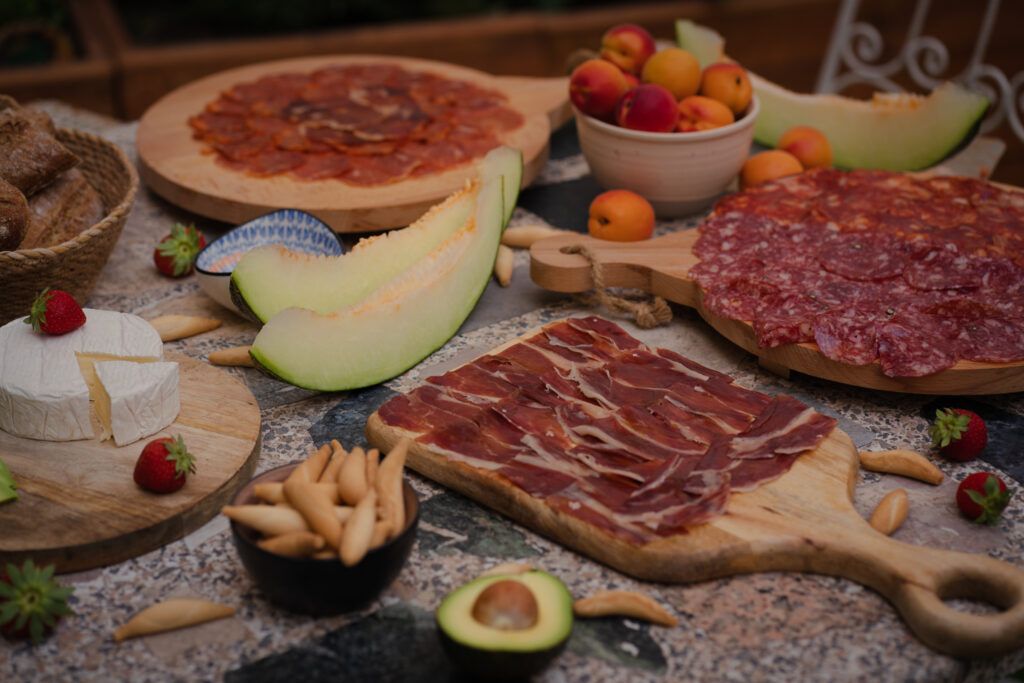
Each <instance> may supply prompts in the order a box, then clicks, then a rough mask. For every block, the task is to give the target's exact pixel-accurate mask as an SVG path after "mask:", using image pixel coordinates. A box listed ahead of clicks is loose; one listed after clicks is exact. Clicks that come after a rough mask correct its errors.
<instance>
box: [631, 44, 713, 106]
mask: <svg viewBox="0 0 1024 683" xmlns="http://www.w3.org/2000/svg"><path fill="white" fill-rule="evenodd" d="M641 78H642V79H643V81H644V83H657V84H658V85H661V86H664V87H665V88H666V89H667V90H668V91H669V92H670V93H672V95H673V96H674V97H675V98H676V99H677V100H681V99H683V98H684V97H689V96H690V95H696V94H697V88H699V87H700V62H698V61H697V58H696V57H694V56H693V55H692V54H690V53H689V52H687V51H686V50H683V49H680V48H678V47H669V48H665V49H664V50H660V51H658V52H655V53H654V54H653V55H651V58H650V59H648V60H647V63H646V64H644V69H643V72H642V75H641Z"/></svg>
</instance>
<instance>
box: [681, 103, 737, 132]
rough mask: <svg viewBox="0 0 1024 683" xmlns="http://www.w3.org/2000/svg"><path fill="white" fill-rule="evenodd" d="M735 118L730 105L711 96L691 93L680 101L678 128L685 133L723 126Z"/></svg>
mask: <svg viewBox="0 0 1024 683" xmlns="http://www.w3.org/2000/svg"><path fill="white" fill-rule="evenodd" d="M734 120H735V118H734V117H733V115H732V111H731V110H730V109H729V107H727V106H725V105H724V104H722V103H721V102H719V101H718V100H713V99H711V98H710V97H704V96H702V95H691V96H690V97H687V98H685V99H684V100H683V101H682V102H680V103H679V125H678V129H679V130H680V131H682V132H684V133H688V132H691V131H695V130H711V129H712V128H721V127H722V126H727V125H729V124H730V123H732V122H733V121H734Z"/></svg>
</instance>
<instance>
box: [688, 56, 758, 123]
mask: <svg viewBox="0 0 1024 683" xmlns="http://www.w3.org/2000/svg"><path fill="white" fill-rule="evenodd" d="M700 94H701V95H704V96H705V97H710V98H711V99H713V100H718V101H719V102H721V103H722V104H724V105H725V106H727V107H729V109H731V110H732V113H733V114H736V115H739V114H742V113H743V112H745V111H746V110H747V107H748V106H750V98H751V97H752V96H753V94H754V88H753V87H752V86H751V85H750V78H749V77H748V76H747V71H746V69H744V68H743V67H742V66H740V65H739V64H736V63H735V62H718V63H717V64H712V65H710V66H708V67H707V68H706V69H704V74H703V75H702V76H701V79H700Z"/></svg>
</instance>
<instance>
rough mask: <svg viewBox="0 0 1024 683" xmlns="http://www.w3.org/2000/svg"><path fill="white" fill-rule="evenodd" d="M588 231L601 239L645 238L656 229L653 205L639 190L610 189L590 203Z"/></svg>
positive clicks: (625, 239)
mask: <svg viewBox="0 0 1024 683" xmlns="http://www.w3.org/2000/svg"><path fill="white" fill-rule="evenodd" d="M587 231H588V232H589V233H590V234H591V235H592V236H594V237H596V238H597V239H599V240H612V241H613V242H635V241H637V240H645V239H647V238H648V237H650V236H651V235H652V234H653V233H654V207H652V206H651V203H650V202H649V201H647V200H646V199H644V198H643V197H641V196H640V195H638V194H637V193H636V192H632V191H630V190H608V191H607V192H603V193H601V194H599V195H597V196H596V197H595V198H594V201H592V202H591V203H590V219H589V220H588V221H587Z"/></svg>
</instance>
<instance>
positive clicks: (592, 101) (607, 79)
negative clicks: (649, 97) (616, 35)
mask: <svg viewBox="0 0 1024 683" xmlns="http://www.w3.org/2000/svg"><path fill="white" fill-rule="evenodd" d="M627 90H629V83H627V82H626V77H625V75H624V74H623V73H622V71H621V70H620V69H619V67H617V66H615V65H614V64H612V63H611V62H606V61H605V60H603V59H588V60H587V61H585V62H583V63H582V64H580V65H579V66H578V67H576V68H575V69H574V70H573V72H572V76H570V77H569V99H570V100H572V103H573V104H574V105H575V106H576V108H577V109H579V110H580V111H581V112H583V113H584V114H587V115H588V116H593V117H595V118H599V119H605V120H611V118H612V115H613V114H614V113H615V106H616V105H617V104H618V103H619V100H620V99H621V98H622V96H623V95H624V94H626V91H627Z"/></svg>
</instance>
